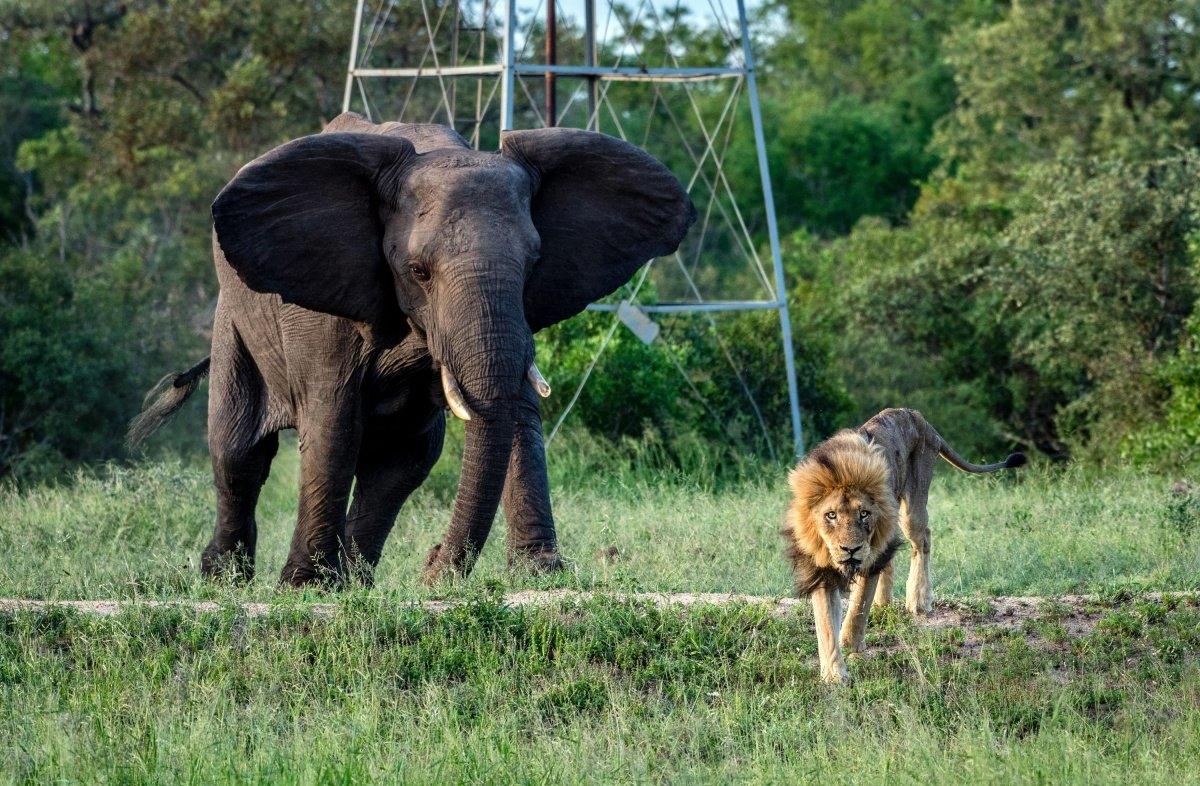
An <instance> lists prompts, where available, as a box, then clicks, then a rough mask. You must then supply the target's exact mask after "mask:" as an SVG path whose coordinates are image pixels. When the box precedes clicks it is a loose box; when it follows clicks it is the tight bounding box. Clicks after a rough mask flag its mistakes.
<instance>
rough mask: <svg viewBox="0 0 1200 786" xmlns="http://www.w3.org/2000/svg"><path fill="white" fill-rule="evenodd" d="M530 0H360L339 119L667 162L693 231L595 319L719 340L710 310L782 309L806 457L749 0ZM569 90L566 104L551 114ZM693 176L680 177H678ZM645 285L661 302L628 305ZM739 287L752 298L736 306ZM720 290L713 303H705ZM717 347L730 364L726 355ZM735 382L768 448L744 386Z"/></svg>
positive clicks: (793, 401) (649, 334)
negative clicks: (563, 128) (679, 329)
mask: <svg viewBox="0 0 1200 786" xmlns="http://www.w3.org/2000/svg"><path fill="white" fill-rule="evenodd" d="M536 2H537V3H538V5H537V8H536V9H533V10H528V9H522V10H519V9H518V7H517V3H516V0H404V1H403V2H400V0H358V3H357V7H356V10H355V21H354V30H353V38H352V41H351V46H350V60H349V67H348V69H347V74H346V84H345V93H344V99H343V109H344V110H349V109H356V110H358V111H360V112H362V113H363V114H364V115H366V116H367V117H368V118H370V119H373V120H376V121H380V120H402V121H405V122H439V123H444V124H446V125H450V126H452V127H454V128H456V129H457V130H458V131H459V132H460V133H461V134H463V136H464V137H465V138H466V139H468V140H470V141H471V142H472V144H474V145H475V147H477V148H483V147H492V148H494V147H495V146H496V143H497V141H498V137H499V132H500V130H508V129H514V128H532V127H542V126H552V125H570V126H576V127H584V128H589V129H592V130H600V131H604V132H605V133H609V134H612V135H614V136H620V137H622V138H625V139H627V140H628V141H631V142H633V143H634V144H637V145H639V146H640V147H642V148H644V149H646V150H647V151H648V152H650V153H651V154H653V155H656V157H658V158H659V159H660V160H663V161H664V162H666V163H668V165H669V166H671V167H672V169H674V170H675V174H676V176H677V177H679V178H680V180H681V181H682V182H683V183H684V184H685V185H686V186H687V187H688V190H689V192H690V193H691V195H692V198H693V201H694V202H696V205H697V209H698V211H699V214H700V217H701V220H700V221H699V222H698V223H697V226H696V227H694V228H693V230H692V233H691V235H690V236H689V238H688V239H687V240H685V243H684V246H683V247H681V248H680V250H679V251H678V252H677V253H676V254H675V258H674V259H673V260H671V259H668V258H663V259H659V260H653V261H651V263H650V264H649V265H647V266H646V267H645V268H643V269H642V272H641V273H640V274H639V276H637V277H636V279H637V283H636V285H635V286H634V288H633V290H632V292H631V293H629V294H627V295H626V297H625V299H624V300H622V301H621V302H620V303H596V304H592V305H591V306H589V310H592V311H602V312H613V313H614V314H615V315H616V317H617V318H618V319H620V320H621V322H624V323H625V324H626V325H627V326H629V327H630V328H631V329H632V330H634V332H635V333H637V334H638V335H639V337H641V338H642V340H644V341H646V342H647V343H650V342H651V341H652V340H653V339H654V336H655V335H657V332H658V331H657V328H658V326H657V324H653V323H652V322H651V320H650V318H649V317H648V316H647V315H664V316H665V315H681V314H698V315H702V316H703V317H704V318H706V319H708V320H709V321H710V323H711V324H712V325H713V327H714V333H715V334H716V333H717V331H715V327H716V322H715V320H714V318H713V315H714V314H716V313H717V312H738V311H763V310H770V311H776V312H778V315H779V323H780V328H781V332H782V344H783V360H784V373H785V374H786V377H787V384H788V398H789V403H790V407H791V421H792V432H793V436H794V444H793V448H794V451H795V454H796V455H800V454H801V453H802V450H803V440H802V434H801V426H800V405H799V396H798V390H797V385H796V370H795V356H794V350H793V346H792V333H791V324H790V319H789V317H788V309H787V302H786V290H785V285H784V277H783V264H782V261H781V258H780V246H779V233H778V228H777V225H776V218H775V205H774V198H773V195H772V190H771V179H770V174H769V172H768V169H767V156H766V140H765V134H764V130H763V122H762V115H761V112H760V109H759V101H758V86H757V83H756V80H755V73H754V63H753V54H752V51H751V46H750V35H749V29H748V24H747V17H746V9H745V0H707V2H708V8H707V9H703V10H701V9H697V8H695V7H694V6H699V5H700V0H690V1H689V2H686V3H685V2H684V0H629V2H630V5H628V6H627V5H621V4H619V3H617V2H616V0H601V4H602V10H604V11H605V12H606V13H605V19H604V20H598V19H597V15H596V10H597V3H596V0H536ZM663 5H665V6H667V7H665V8H660V7H658V6H663ZM728 5H735V10H732V11H731V9H730V8H727V7H726V6H728ZM685 18H686V19H688V22H689V24H690V28H689V29H690V30H693V31H696V30H698V31H699V34H698V39H699V41H697V40H696V39H697V36H694V37H693V40H692V41H691V43H692V44H693V45H694V48H697V49H703V50H704V51H706V52H709V53H710V58H709V59H710V60H714V61H716V62H701V63H697V62H696V60H697V57H696V56H694V55H693V56H689V54H688V52H686V51H683V47H682V46H681V44H680V41H679V33H680V30H681V21H682V20H684V19H685ZM414 42H419V43H417V44H414ZM535 43H541V44H542V45H543V47H541V48H542V56H541V57H540V58H539V57H537V56H536V55H535V54H531V53H530V50H531V48H533V46H532V45H533V44H535ZM535 51H536V50H535ZM564 61H565V62H564ZM464 82H465V83H467V84H466V89H460V86H461V85H462V83H464ZM369 85H370V86H369ZM376 85H378V86H379V87H381V88H383V89H382V90H377V89H375V86H376ZM471 88H473V89H471ZM564 89H565V90H566V91H567V93H568V100H567V102H566V103H565V104H564V105H562V106H560V105H559V102H558V95H559V93H560V92H561V91H563V90H564ZM497 92H499V97H498V100H497V96H496V93H497ZM381 94H382V96H383V97H380V95H381ZM631 108H636V109H637V110H638V111H637V113H636V114H637V115H638V117H633V114H634V113H631V112H630V111H629V110H630V109H631ZM747 109H748V113H749V116H750V124H751V126H752V131H753V134H754V141H755V149H756V158H757V161H756V164H757V169H758V175H759V180H760V183H761V192H760V193H758V194H754V195H751V196H750V197H746V196H744V195H743V196H742V199H743V202H744V201H745V199H747V198H750V199H753V200H756V201H757V200H761V202H760V204H761V205H762V206H763V207H764V209H765V210H764V212H765V216H766V230H767V237H768V241H769V256H770V263H771V267H772V271H771V272H770V273H768V271H767V269H766V265H765V264H764V260H763V259H762V255H761V254H760V252H759V249H758V248H757V247H756V244H755V242H754V241H752V240H751V235H750V230H749V228H748V227H747V226H746V222H745V220H744V219H743V215H742V211H741V210H740V208H739V206H738V199H737V198H735V195H734V194H733V190H732V188H731V186H730V182H729V180H728V179H727V178H726V176H725V166H726V163H727V162H726V153H727V152H728V150H729V144H728V143H729V139H730V138H731V137H732V134H733V132H734V127H735V125H736V124H737V119H738V117H739V115H741V116H742V117H744V114H745V110H747ZM714 114H715V115H717V116H716V118H715V119H714V118H713V117H712V115H714ZM647 117H648V118H649V119H647ZM676 133H677V134H678V137H679V139H674V136H675V134H676ZM744 164H745V162H743V165H744ZM693 165H694V172H692V173H691V174H690V177H689V173H688V172H686V171H681V170H682V169H689V168H691V167H692V166H693ZM720 257H724V258H725V259H727V260H730V259H732V260H735V261H736V260H738V259H743V260H744V261H745V262H746V270H744V271H742V274H741V275H738V274H734V275H732V276H731V275H729V274H728V271H729V269H730V268H731V267H732V268H736V265H732V264H725V265H722V266H720V270H722V271H725V273H724V274H718V273H715V272H714V271H715V270H716V269H717V267H716V266H713V265H711V264H708V265H706V264H705V261H706V260H709V261H710V262H711V260H712V259H714V258H720ZM652 271H653V275H652V276H651V273H652ZM648 278H649V280H650V281H651V282H652V283H651V286H652V288H654V289H656V290H657V295H658V302H654V303H648V304H639V303H636V298H637V296H638V294H639V292H641V291H642V289H643V284H646V283H647V280H648ZM726 279H727V280H726ZM739 289H740V290H742V291H745V290H747V289H749V290H751V291H750V293H749V295H748V296H746V297H730V294H731V293H736V292H737V291H738V290H739ZM714 290H716V291H719V292H720V293H721V296H717V297H713V296H712V294H713V291H714ZM660 318H661V317H660ZM617 324H618V323H616V322H614V324H613V329H614V330H615V329H616V325H617ZM611 336H612V332H611V331H610V333H609V337H610V338H611ZM719 340H720V339H719V334H718V341H719ZM605 345H607V341H606V342H605ZM722 350H723V351H724V352H725V356H726V358H728V359H729V361H730V363H731V365H733V359H732V356H731V355H730V353H729V351H728V348H727V347H724V346H722ZM602 351H603V347H602V348H601V352H602ZM598 357H599V355H597V358H598ZM594 363H595V361H593V365H594ZM681 371H682V369H681ZM734 371H735V373H737V374H738V378H739V381H740V383H741V386H742V388H743V390H744V391H745V392H746V394H747V396H748V398H749V399H750V403H751V405H752V407H753V408H754V411H755V414H756V415H757V416H758V418H759V423H760V425H761V426H762V429H763V432H764V435H766V436H767V442H768V446H770V436H769V434H768V429H767V427H766V424H765V423H764V422H763V421H762V415H761V413H759V411H758V406H757V404H756V403H755V401H754V398H753V396H752V395H751V392H750V388H749V386H748V384H747V382H746V380H745V379H744V378H743V377H742V375H741V373H740V372H739V371H738V370H737V369H736V367H735V368H734ZM684 376H685V379H686V373H685V375H684ZM585 381H586V377H585ZM580 390H582V385H581V387H580ZM578 395H579V391H576V398H577V397H578ZM573 402H574V400H573V401H572V403H573ZM569 410H570V407H568V411H569ZM565 416H566V413H564V415H563V417H564V418H565ZM558 425H561V420H560V421H559V424H558ZM557 428H558V426H557V425H556V426H555V428H554V431H557ZM553 433H554V432H552V433H551V435H550V436H551V437H553ZM771 451H772V453H774V448H773V447H772V448H771Z"/></svg>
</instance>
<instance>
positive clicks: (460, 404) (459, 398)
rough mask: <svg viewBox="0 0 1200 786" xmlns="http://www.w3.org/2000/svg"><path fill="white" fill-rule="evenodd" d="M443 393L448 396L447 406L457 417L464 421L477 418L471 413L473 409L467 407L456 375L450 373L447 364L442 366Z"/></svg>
mask: <svg viewBox="0 0 1200 786" xmlns="http://www.w3.org/2000/svg"><path fill="white" fill-rule="evenodd" d="M442 392H443V393H445V394H446V404H447V405H448V406H449V407H450V411H451V412H453V413H454V414H455V415H458V417H460V418H462V419H463V420H470V419H471V418H473V417H474V416H475V415H474V413H473V412H471V408H470V407H468V406H467V401H466V399H464V398H463V394H462V389H461V388H459V386H458V381H457V380H456V379H454V375H453V374H451V373H450V369H449V367H448V366H446V365H445V364H442Z"/></svg>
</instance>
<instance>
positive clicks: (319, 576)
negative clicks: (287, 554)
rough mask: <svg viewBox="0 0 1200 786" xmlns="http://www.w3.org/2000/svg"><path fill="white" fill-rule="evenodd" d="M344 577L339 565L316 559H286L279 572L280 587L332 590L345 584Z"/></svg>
mask: <svg viewBox="0 0 1200 786" xmlns="http://www.w3.org/2000/svg"><path fill="white" fill-rule="evenodd" d="M345 583H346V577H345V576H344V575H343V573H342V570H341V566H340V565H339V564H338V563H336V562H334V563H333V564H329V563H326V562H324V561H321V560H316V559H307V560H304V559H301V560H296V559H288V561H287V564H285V565H284V566H283V570H282V571H280V573H279V585H280V586H282V587H315V588H318V589H325V590H329V591H330V592H334V591H336V590H340V589H342V587H343V586H345Z"/></svg>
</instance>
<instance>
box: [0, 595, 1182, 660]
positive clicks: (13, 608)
mask: <svg viewBox="0 0 1200 786" xmlns="http://www.w3.org/2000/svg"><path fill="white" fill-rule="evenodd" d="M1174 594H1175V596H1176V597H1179V598H1181V599H1184V600H1185V601H1187V602H1190V603H1193V604H1194V603H1198V602H1200V599H1198V597H1197V595H1196V594H1195V593H1174ZM597 597H608V598H612V599H616V600H625V601H632V602H638V603H649V604H653V605H654V606H656V607H659V608H670V607H680V608H686V607H695V606H705V605H729V604H746V605H761V606H767V607H770V613H772V614H774V615H777V616H786V615H791V614H796V613H801V614H807V613H808V608H809V606H808V601H807V600H799V599H796V598H777V597H770V596H758V595H740V594H734V593H690V592H684V593H665V592H642V593H609V592H603V593H602V592H581V591H577V590H566V589H562V590H521V591H518V592H511V593H508V594H507V595H504V596H503V600H502V603H503V604H504V605H506V606H511V607H514V608H516V607H525V606H552V605H557V604H560V603H563V602H572V601H577V602H584V601H588V600H591V599H593V598H597ZM1163 597H1164V595H1163V594H1162V593H1151V594H1147V595H1143V596H1140V599H1142V600H1146V601H1150V602H1155V601H1161V600H1162V599H1163ZM1124 600H1125V601H1127V602H1131V601H1132V600H1133V598H1132V597H1131V598H1128V599H1124ZM462 603H464V601H441V600H428V601H421V602H419V603H416V602H415V603H414V604H413V605H414V606H415V607H419V608H421V609H424V610H426V611H428V612H430V613H440V612H444V611H447V610H449V609H451V608H454V607H455V606H458V605H461V604H462ZM1117 605H1123V603H1117V602H1105V601H1102V600H1101V599H1100V598H1099V597H1097V596H1093V595H1059V596H1054V597H1036V596H1024V597H1021V596H1017V597H995V598H979V599H970V600H961V599H959V600H956V599H949V600H943V601H939V602H937V603H936V604H935V606H934V612H933V614H932V615H930V616H927V617H919V618H917V619H916V620H915V621H914V622H915V624H916V625H917V626H919V627H922V628H930V629H935V630H940V629H960V630H962V631H963V634H964V638H963V640H962V644H961V648H962V650H963V651H962V652H960V653H959V655H960V656H964V655H965V656H971V655H975V654H978V652H979V651H980V650H981V649H982V648H983V646H984V644H985V643H986V642H987V641H988V640H990V639H993V638H995V637H996V635H997V634H998V633H1005V632H1011V631H1021V632H1023V633H1024V635H1025V637H1026V639H1027V640H1028V641H1029V643H1030V645H1031V646H1035V647H1038V648H1039V649H1041V648H1046V647H1049V646H1052V644H1051V642H1049V641H1047V640H1046V637H1045V635H1044V634H1043V633H1042V632H1040V631H1039V630H1037V626H1030V625H1029V624H1028V623H1031V622H1037V621H1042V622H1050V623H1054V624H1056V625H1058V626H1061V628H1060V630H1061V631H1062V632H1064V633H1065V636H1066V637H1067V638H1070V639H1074V638H1078V637H1080V636H1085V635H1087V634H1089V633H1090V632H1091V631H1092V630H1093V629H1094V628H1095V626H1096V623H1097V622H1098V621H1099V620H1100V619H1101V618H1102V617H1103V616H1104V615H1105V614H1107V613H1108V612H1110V611H1111V610H1112V609H1113V608H1114V607H1115V606H1117ZM139 607H141V608H188V609H192V610H195V611H198V612H201V613H215V612H218V611H221V610H223V609H227V608H229V606H228V604H221V603H216V602H213V601H187V600H171V601H156V600H24V599H15V598H13V599H0V613H12V612H17V611H23V610H28V611H46V610H51V609H55V608H60V609H73V610H75V611H77V612H79V613H82V614H95V615H99V616H109V615H114V614H119V613H121V612H122V611H126V610H128V609H132V608H139ZM284 607H285V606H282V605H275V604H271V603H243V604H240V609H241V611H242V612H243V613H245V614H246V615H247V616H249V617H259V616H264V615H267V614H270V613H271V612H272V611H276V610H278V609H280V608H284ZM291 607H292V606H287V608H291ZM303 608H304V609H305V610H306V611H309V612H311V613H313V614H317V615H333V614H336V613H337V612H338V609H339V608H340V605H339V604H337V603H312V604H304V606H303ZM884 649H889V648H886V647H885V648H884Z"/></svg>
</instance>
